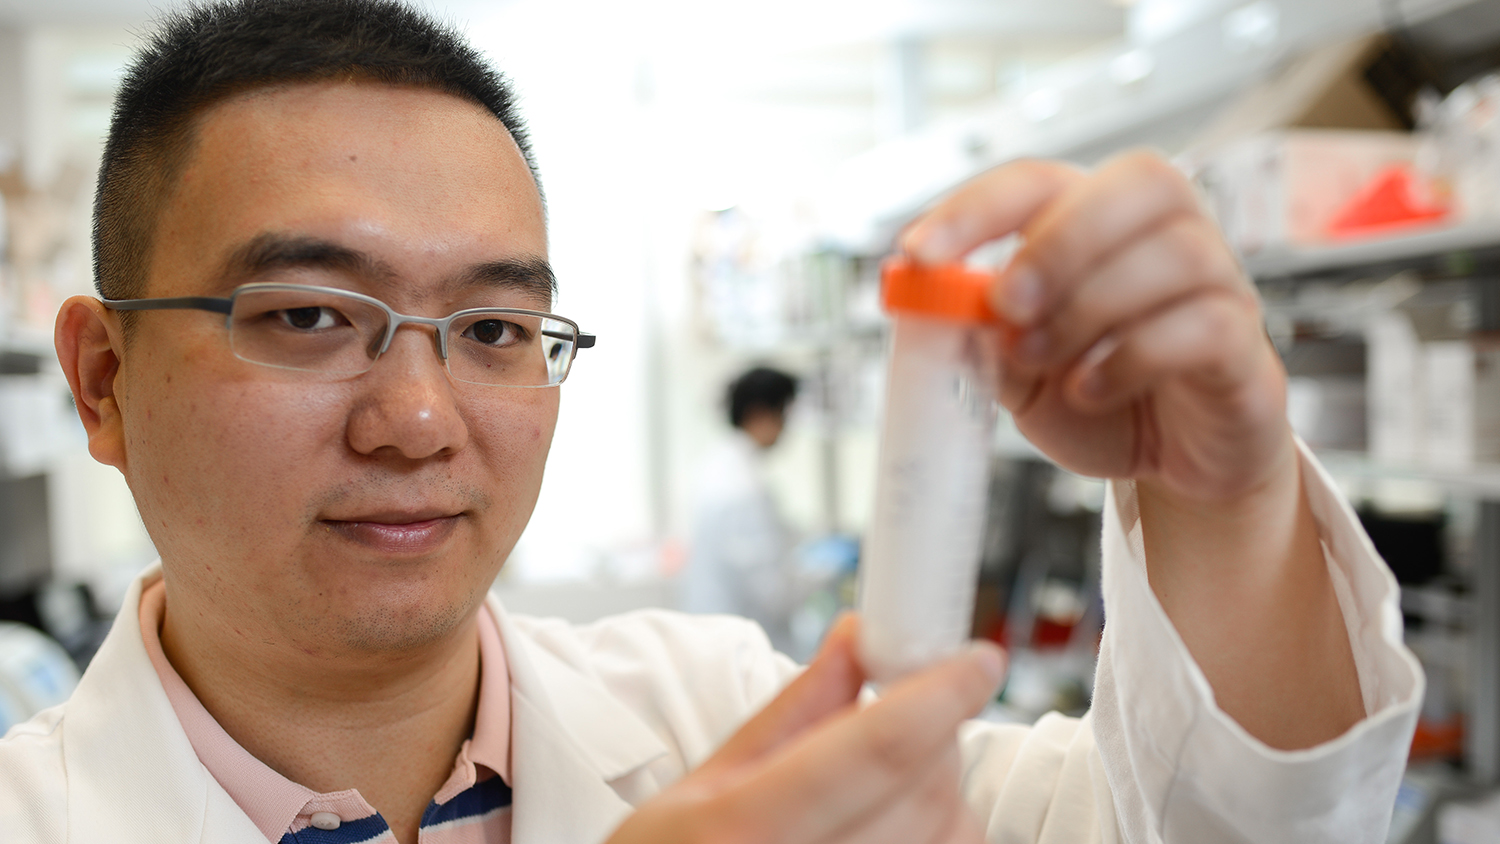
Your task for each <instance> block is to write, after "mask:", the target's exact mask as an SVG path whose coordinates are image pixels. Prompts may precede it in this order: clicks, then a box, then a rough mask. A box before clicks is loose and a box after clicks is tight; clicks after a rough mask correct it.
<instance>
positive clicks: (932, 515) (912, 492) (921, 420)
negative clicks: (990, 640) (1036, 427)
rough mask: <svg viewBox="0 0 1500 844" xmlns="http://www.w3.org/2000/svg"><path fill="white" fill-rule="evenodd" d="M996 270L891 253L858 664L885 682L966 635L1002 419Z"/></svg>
mask: <svg viewBox="0 0 1500 844" xmlns="http://www.w3.org/2000/svg"><path fill="white" fill-rule="evenodd" d="M991 279H992V276H991V275H990V274H989V273H988V272H981V271H976V270H971V269H969V268H967V267H964V266H962V265H945V266H936V267H923V266H918V265H915V264H912V263H910V262H909V261H906V260H904V259H899V258H893V259H890V260H888V261H887V262H886V264H885V265H884V267H882V271H881V299H882V304H883V306H884V307H885V309H886V311H887V312H889V313H890V314H891V315H892V316H893V317H894V320H895V322H894V328H893V338H892V343H891V354H890V363H889V370H888V375H887V386H886V397H885V413H884V422H883V426H882V430H881V434H880V457H879V464H878V467H879V468H878V475H877V478H876V482H875V510H874V516H873V520H872V525H871V529H870V533H869V537H868V540H867V542H866V544H865V552H864V554H863V558H864V559H863V560H862V562H861V565H860V583H859V611H860V615H861V619H862V620H861V633H860V658H861V661H862V662H863V663H864V667H865V671H866V672H867V674H868V675H869V676H870V678H871V679H872V680H873V681H875V682H877V683H886V682H890V681H891V680H894V679H896V678H897V677H900V676H901V675H903V674H905V673H907V672H909V671H912V670H914V669H917V668H920V667H922V666H924V665H927V664H928V663H930V662H932V661H934V660H936V659H939V658H941V657H943V656H945V655H947V654H950V653H953V652H954V651H956V650H957V649H958V648H959V647H960V646H961V645H962V644H963V642H964V641H965V640H966V639H967V638H968V634H969V626H970V624H971V616H972V611H973V607H974V589H975V581H976V579H977V576H978V568H979V556H980V545H981V542H982V539H983V536H982V535H983V531H984V513H985V498H986V494H987V492H988V478H989V454H990V443H991V438H992V435H993V429H994V422H995V413H996V410H995V396H994V389H995V385H996V384H998V381H999V379H998V372H997V371H995V369H994V366H995V363H994V362H995V361H996V360H997V356H996V354H995V353H994V349H993V345H994V344H995V343H996V342H997V325H996V318H995V316H994V314H993V312H992V311H991V310H990V308H989V305H988V304H987V301H986V298H985V291H986V289H987V288H988V286H989V285H990V283H991Z"/></svg>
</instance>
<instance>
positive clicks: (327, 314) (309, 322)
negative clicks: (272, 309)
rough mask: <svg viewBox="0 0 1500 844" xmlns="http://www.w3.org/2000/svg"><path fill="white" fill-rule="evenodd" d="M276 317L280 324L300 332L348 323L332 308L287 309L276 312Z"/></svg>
mask: <svg viewBox="0 0 1500 844" xmlns="http://www.w3.org/2000/svg"><path fill="white" fill-rule="evenodd" d="M276 315H277V316H278V317H280V318H281V321H282V322H284V323H286V324H287V325H288V326H291V327H292V328H296V329H298V330H300V331H316V330H318V329H320V328H333V327H334V326H337V325H343V324H346V323H348V320H346V319H344V316H343V314H340V313H339V312H338V311H336V310H334V309H333V308H319V307H308V308H287V309H285V310H281V311H277V312H276Z"/></svg>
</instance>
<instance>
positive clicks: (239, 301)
mask: <svg viewBox="0 0 1500 844" xmlns="http://www.w3.org/2000/svg"><path fill="white" fill-rule="evenodd" d="M387 322H388V319H387V316H386V312H385V311H384V310H382V309H381V308H379V307H377V306H375V305H373V304H370V303H369V302H364V301H361V300H359V299H355V298H351V297H347V296H341V295H339V294H337V293H331V292H325V291H318V290H297V289H270V290H254V291H242V292H241V293H240V294H239V295H238V296H236V297H235V299H234V308H233V309H232V311H231V312H230V315H229V343H230V347H231V348H232V349H233V350H234V353H235V355H236V356H238V357H239V358H241V359H242V360H246V361H249V362H251V363H259V364H264V365H266V366H274V367H279V368H283V369H297V370H304V371H309V372H322V373H327V374H330V375H358V374H359V373H362V372H366V371H368V370H369V369H370V367H372V366H373V365H374V363H375V357H376V355H377V354H379V351H380V345H381V342H382V341H383V339H384V337H385V331H386V325H387ZM576 345H577V330H576V329H575V328H574V327H573V326H572V325H570V324H569V323H566V322H562V321H561V320H555V319H548V318H545V317H537V316H531V315H527V314H511V313H496V312H481V313H476V314H469V315H467V316H464V317H461V318H459V319H455V320H454V321H453V322H452V324H451V325H450V326H449V329H448V336H447V348H448V362H447V363H448V371H449V372H450V373H451V374H452V375H453V377H454V378H455V379H456V380H459V381H467V382H470V383H475V384H492V385H498V386H512V387H544V386H548V385H551V384H557V383H561V381H562V380H563V378H564V377H566V376H567V374H568V368H569V366H570V365H571V364H572V361H573V352H574V347H575V346H576Z"/></svg>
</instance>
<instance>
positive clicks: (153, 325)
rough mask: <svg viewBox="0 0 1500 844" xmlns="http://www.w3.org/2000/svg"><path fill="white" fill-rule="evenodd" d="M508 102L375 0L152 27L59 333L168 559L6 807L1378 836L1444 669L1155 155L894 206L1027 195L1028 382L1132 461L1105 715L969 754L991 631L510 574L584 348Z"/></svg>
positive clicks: (828, 829) (1234, 276) (199, 836)
mask: <svg viewBox="0 0 1500 844" xmlns="http://www.w3.org/2000/svg"><path fill="white" fill-rule="evenodd" d="M524 144H525V135H524V133H523V132H522V131H520V127H519V124H518V122H517V119H516V118H515V115H514V114H513V112H512V111H511V110H510V106H509V99H508V95H507V94H506V92H505V90H504V88H503V86H501V85H500V84H499V83H498V82H497V81H496V79H495V78H494V77H493V76H492V75H491V74H490V73H489V72H488V71H487V70H485V69H484V67H483V66H482V65H481V64H480V63H479V62H478V61H477V60H476V59H475V58H474V55H473V53H472V52H470V51H469V50H467V48H465V47H463V46H462V45H461V44H459V43H457V42H456V40H455V39H454V38H453V37H452V36H451V35H450V34H448V33H446V32H444V31H443V30H441V29H440V28H437V27H435V26H433V25H432V24H430V23H429V22H427V21H426V20H425V19H423V18H421V17H420V16H418V15H415V14H412V13H410V12H408V11H406V10H404V9H402V8H400V7H398V6H392V5H388V4H387V3H385V2H376V0H318V2H304V0H244V2H241V3H237V4H231V5H226V6H217V7H212V8H209V9H205V10H199V11H194V12H190V13H188V14H186V15H185V16H182V17H178V18H173V19H172V20H170V21H169V22H168V23H167V25H166V26H165V28H164V29H163V30H162V32H161V33H159V34H158V36H157V37H156V39H155V40H154V41H153V43H152V44H151V46H149V47H148V48H147V50H146V51H145V52H144V53H143V54H142V56H141V58H140V60H139V61H138V63H137V64H136V66H135V67H134V68H133V69H132V71H131V73H130V75H129V77H128V78H127V80H126V82H125V85H124V89H123V92H122V95H121V99H120V101H119V104H118V107H117V114H116V118H115V120H114V123H113V125H112V129H111V136H110V140H109V144H108V147H107V149H106V155H105V164H104V167H103V169H102V171H101V184H100V192H99V201H98V206H97V235H96V237H97V244H96V252H97V255H98V266H97V276H98V282H99V285H100V288H101V293H102V294H103V295H104V297H105V298H106V299H107V300H110V302H109V303H104V302H101V301H99V300H96V299H93V298H90V297H79V298H75V299H72V300H69V301H68V302H67V303H66V304H65V305H64V307H63V309H62V312H61V313H60V314H59V316H58V326H57V345H58V351H59V356H60V358H61V361H62V364H63V368H64V370H65V372H66V373H67V375H68V378H69V382H70V384H71V386H72V388H73V391H74V396H75V398H76V400H77V405H78V410H79V414H80V417H81V418H82V420H83V423H84V426H85V428H86V429H87V432H88V435H89V447H90V450H91V452H92V454H93V455H94V456H95V457H96V458H97V459H99V460H101V461H104V462H106V463H109V464H111V465H114V466H116V467H118V468H119V469H120V471H121V472H122V473H123V474H124V475H125V477H126V479H127V480H128V481H129V483H130V486H131V489H132V492H133V494H134V496H135V499H136V502H137V504H138V506H139V509H140V512H141V515H142V518H143V519H144V521H145V524H146V526H147V529H148V530H149V531H150V533H151V536H152V539H153V540H154V541H155V543H156V546H157V548H158V549H159V550H160V552H161V556H162V559H161V565H160V567H159V568H156V567H153V568H152V569H150V570H148V571H147V572H146V573H144V574H143V575H142V577H141V578H140V580H139V581H138V582H137V584H136V586H135V587H134V588H133V590H132V591H131V593H130V594H129V596H128V597H127V600H126V603H125V606H124V607H123V608H122V611H121V614H120V616H119V618H118V620H117V622H116V624H115V627H114V629H113V630H112V632H111V634H110V637H109V639H108V640H107V641H106V642H105V644H104V645H103V647H102V648H101V650H100V651H99V654H98V656H97V657H96V658H95V660H94V662H93V663H92V664H91V665H90V667H89V670H88V672H87V673H86V674H85V676H84V678H83V680H82V681H81V682H80V685H79V687H78V690H77V692H76V693H75V695H74V697H73V698H72V700H71V701H70V702H69V703H68V704H66V705H64V706H63V707H60V708H57V709H54V710H50V711H48V712H46V713H43V714H42V715H40V716H38V717H37V718H36V719H35V720H33V721H32V722H29V723H28V724H25V725H22V726H20V727H17V728H16V729H15V730H13V731H12V732H11V733H10V734H9V736H8V737H7V738H6V739H5V740H4V741H3V742H0V829H3V830H4V831H5V837H6V840H7V841H8V842H11V841H18V842H34V841H41V842H60V841H69V842H87V844H96V842H104V841H108V842H136V841H139V842H147V841H149V842H169V841H170V842H176V841H214V842H261V841H271V842H275V841H282V842H331V841H392V840H394V841H398V842H401V843H402V844H412V842H417V841H426V842H438V841H464V840H467V841H477V840H490V841H495V840H500V841H503V840H517V841H531V842H554V841H598V840H603V839H605V838H608V839H609V840H611V841H614V842H617V843H618V844H623V842H636V841H640V842H647V841H649V842H676V841H683V842H686V841H792V842H804V841H806V842H811V841H820V842H821V841H845V842H853V841H903V842H905V841H965V842H968V841H977V840H979V839H980V838H981V836H984V837H988V838H989V839H990V840H997V841H999V840H1003V841H1038V842H1077V841H1131V842H1143V841H1155V840H1165V841H1194V842H1202V841H1256V842H1264V841H1278V842H1284V841H1318V842H1325V841H1379V840H1380V839H1381V837H1382V836H1383V832H1384V827H1385V825H1386V823H1387V821H1388V817H1389V811H1390V804H1391V801H1392V799H1393V796H1394V793H1395V788H1396V784H1397V780H1398V779H1399V776H1400V773H1401V769H1402V764H1403V761H1404V747H1405V743H1406V741H1407V739H1408V736H1409V734H1410V731H1411V729H1412V725H1413V719H1414V706H1415V703H1416V701H1417V700H1418V698H1419V697H1420V694H1421V685H1422V683H1421V675H1420V672H1419V670H1418V669H1417V667H1416V664H1415V663H1414V661H1413V660H1412V659H1411V656H1410V654H1409V653H1408V652H1406V651H1405V650H1404V649H1403V648H1402V647H1401V646H1400V644H1399V615H1398V614H1397V608H1396V604H1395V590H1394V582H1393V581H1392V580H1391V578H1390V576H1389V574H1388V573H1386V572H1384V571H1383V570H1382V569H1381V568H1380V564H1379V561H1378V559H1377V558H1376V557H1375V556H1374V554H1373V551H1372V550H1371V549H1370V546H1369V544H1368V542H1366V541H1365V540H1364V539H1363V537H1362V535H1361V534H1360V533H1359V532H1358V528H1357V525H1356V522H1355V521H1354V519H1353V517H1352V516H1351V514H1350V513H1349V511H1348V509H1347V507H1345V506H1344V505H1343V504H1342V503H1341V502H1340V501H1339V500H1338V498H1337V496H1336V493H1335V492H1334V491H1333V490H1332V487H1331V486H1330V485H1329V483H1328V481H1327V480H1326V478H1325V477H1324V476H1322V475H1321V474H1319V472H1318V470H1317V469H1316V467H1315V465H1314V464H1313V463H1312V462H1311V458H1309V457H1306V456H1305V455H1303V454H1301V453H1300V452H1299V449H1298V447H1297V445H1296V443H1295V441H1294V439H1293V438H1292V436H1291V434H1290V433H1289V431H1288V429H1287V425H1286V422H1285V419H1284V417H1283V396H1282V391H1283V384H1284V376H1283V373H1282V370H1281V368H1280V365H1279V363H1278V362H1277V359H1276V356H1275V354H1274V352H1273V350H1272V349H1271V347H1270V345H1269V344H1268V343H1267V342H1266V340H1265V337H1264V334H1263V332H1262V331H1261V328H1260V321H1259V314H1258V310H1257V304H1256V300H1255V297H1254V294H1253V291H1252V290H1251V288H1250V287H1249V285H1248V283H1247V282H1246V281H1245V279H1244V278H1243V276H1242V274H1241V273H1240V272H1239V270H1238V269H1237V267H1236V266H1235V262H1234V261H1233V259H1232V257H1231V256H1230V255H1229V253H1228V252H1227V251H1226V250H1225V248H1224V246H1223V244H1222V242H1221V240H1220V239H1219V237H1218V236H1217V234H1216V232H1215V231H1214V229H1213V227H1212V225H1211V224H1210V223H1209V222H1208V221H1207V220H1206V219H1204V217H1203V216H1202V214H1201V212H1200V211H1199V210H1198V207H1197V204H1196V202H1195V199H1194V196H1193V193H1192V191H1191V190H1190V188H1189V186H1188V185H1187V184H1186V183H1185V182H1184V181H1183V180H1182V178H1181V177H1180V176H1178V175H1177V174H1176V173H1175V172H1174V171H1172V169H1171V168H1170V167H1168V166H1167V165H1165V164H1164V163H1162V162H1161V161H1159V160H1158V159H1155V158H1153V157H1150V156H1146V155H1140V154H1136V155H1129V156H1125V157H1123V158H1120V159H1118V160H1116V161H1114V162H1111V163H1109V164H1107V165H1105V166H1104V167H1102V168H1101V169H1099V170H1098V171H1096V172H1093V173H1084V172H1079V171H1075V170H1072V169H1069V168H1065V167H1062V166H1058V165H1052V164H1046V163H1038V162H1023V163H1019V164H1015V165H1011V166H1008V167H1004V168H1001V169H999V170H996V171H993V172H991V173H989V174H987V175H985V176H982V177H980V178H979V179H977V180H976V181H974V182H972V183H971V184H969V185H967V186H965V187H963V188H961V189H960V190H959V191H958V192H956V193H955V194H954V195H953V196H951V197H949V198H948V199H946V200H944V201H943V202H942V203H941V204H939V205H938V206H937V208H936V209H934V210H933V211H932V212H931V213H929V214H927V215H926V216H925V217H924V218H923V219H922V220H921V221H919V222H918V223H917V224H916V225H915V226H914V227H913V228H912V229H911V230H910V231H908V232H907V233H906V235H905V237H904V239H903V242H902V247H903V248H904V249H905V250H906V251H907V252H908V253H909V254H911V255H912V256H913V257H915V258H916V259H918V260H922V261H929V262H944V261H951V260H955V259H957V258H958V257H959V256H961V255H962V254H963V253H964V252H965V251H967V250H968V249H970V248H972V247H973V246H975V245H976V244H978V243H980V242H983V241H986V240H989V239H992V238H993V237H995V236H997V235H1000V234H1003V233H1005V232H1008V231H1013V230H1021V231H1022V232H1024V234H1025V236H1026V241H1027V245H1026V247H1025V249H1023V250H1022V252H1021V253H1020V255H1019V256H1018V258H1017V260H1016V262H1015V263H1014V264H1013V265H1012V267H1011V269H1009V270H1008V271H1007V272H1006V273H1005V274H1003V275H1002V276H1001V277H999V278H998V279H997V280H996V284H995V287H994V298H995V303H996V306H997V308H998V310H999V312H1000V313H1002V314H1004V315H1005V318H1006V320H1007V322H1008V323H1009V324H1010V326H1011V331H1010V333H1011V334H1012V335H1013V339H1014V343H1013V344H1012V345H1011V346H1010V347H1009V350H1008V351H1007V352H1006V353H1005V360H1004V361H1003V363H1004V364H1005V381H1004V383H1003V384H1002V385H1001V387H1002V396H1003V399H1004V401H1005V403H1006V405H1007V406H1008V407H1009V408H1010V409H1011V410H1012V412H1013V413H1014V414H1015V416H1016V419H1017V423H1018V424H1019V425H1020V426H1021V427H1022V429H1023V430H1024V431H1025V432H1026V433H1027V435H1028V436H1030V437H1031V438H1032V440H1033V441H1034V442H1036V443H1037V444H1038V446H1040V447H1041V448H1043V449H1044V450H1045V451H1047V453H1048V454H1050V455H1052V456H1053V457H1054V458H1056V459H1057V460H1059V462H1061V463H1063V464H1064V465H1066V466H1069V467H1071V468H1073V469H1075V470H1078V471H1084V472H1088V473H1090V474H1095V475H1100V476H1107V477H1113V478H1117V479H1120V480H1116V481H1115V482H1114V483H1113V484H1112V498H1111V500H1110V502H1109V505H1108V512H1107V514H1106V528H1105V531H1106V533H1105V537H1104V543H1105V545H1104V551H1105V555H1106V559H1105V563H1104V565H1105V568H1106V574H1105V591H1106V594H1107V600H1108V601H1109V602H1110V616H1109V629H1108V630H1107V632H1106V634H1105V639H1104V644H1103V649H1102V653H1101V658H1100V668H1099V677H1098V682H1097V684H1096V696H1095V705H1094V710H1093V713H1092V714H1091V716H1090V717H1089V718H1088V719H1085V720H1083V721H1074V720H1069V719H1063V718H1058V717H1050V718H1047V719H1043V721H1042V722H1040V723H1039V724H1038V725H1036V726H1035V727H1034V728H1030V729H1027V728H1021V727H1006V728H1001V727H996V726H993V725H969V726H966V727H964V730H963V737H962V743H961V748H960V746H959V745H958V744H956V743H955V741H954V733H955V730H956V729H957V727H958V726H959V725H960V723H961V722H962V721H963V720H964V719H965V718H966V717H968V716H971V715H972V714H973V713H975V712H976V711H978V709H979V708H980V706H981V705H982V704H983V702H984V701H985V700H986V699H987V698H988V697H989V696H990V695H991V694H992V693H993V690H994V688H995V687H996V685H997V684H998V682H999V679H1000V673H1001V661H1000V656H999V654H998V652H996V651H995V650H993V649H991V648H988V647H982V646H975V647H974V648H973V649H972V650H970V651H967V652H965V653H961V654H958V655H955V656H954V657H952V658H950V659H948V660H946V661H943V662H941V663H939V664H937V665H935V666H932V667H931V668H929V669H926V670H924V671H922V672H918V673H916V674H913V675H911V676H908V677H906V678H903V679H902V680H901V681H899V682H896V683H893V684H891V685H890V687H889V688H887V689H886V690H885V693H884V696H883V698H882V699H881V700H879V701H878V702H876V703H873V704H872V705H869V706H867V707H861V706H858V705H857V703H856V696H857V693H858V689H859V687H860V685H861V683H862V680H863V675H862V674H861V672H860V669H859V666H858V663H857V661H856V660H855V658H854V656H853V653H854V651H853V648H852V647H851V643H852V641H853V637H854V636H856V635H857V625H856V624H855V623H854V622H853V620H852V619H851V620H847V621H845V622H844V623H842V624H841V625H839V626H838V627H837V628H836V629H835V631H834V632H833V633H832V634H831V635H830V637H829V641H828V642H827V643H826V644H825V646H824V648H823V650H822V652H821V653H820V654H819V656H818V657H817V658H816V659H814V660H813V662H812V664H811V665H810V666H809V667H808V669H807V670H806V671H804V672H802V673H801V674H800V675H797V674H796V669H795V667H794V666H792V665H791V664H790V663H789V661H787V660H785V659H784V658H780V657H778V656H777V655H775V654H774V653H773V652H772V651H771V650H770V649H769V647H768V646H767V644H766V642H765V640H764V638H763V637H761V636H758V635H757V634H756V633H754V630H753V628H752V627H750V626H749V625H747V624H745V623H742V622H736V621H734V620H732V619H727V620H726V619H723V618H717V619H694V618H690V617H683V616H677V615H673V614H667V613H646V614H639V615H634V616H628V617H625V618H622V619H616V620H612V621H607V622H602V623H600V624H598V625H593V626H589V627H583V628H570V627H568V626H566V625H563V624H561V623H554V622H548V621H538V620H528V619H520V618H513V617H510V616H508V615H507V614H506V613H505V612H504V610H503V608H501V607H500V606H499V605H498V604H497V603H495V602H493V601H487V600H486V598H485V593H486V589H487V587H488V584H489V583H490V581H491V580H492V578H493V577H494V575H495V573H496V571H497V570H498V568H499V566H500V564H501V561H503V560H504V559H505V556H506V553H507V552H508V551H509V549H510V547H511V545H512V543H513V542H514V541H515V539H516V537H517V536H518V535H519V533H520V531H521V528H522V526H523V525H524V524H525V522H526V519H527V517H528V515H529V513H530V510H531V508H532V505H533V503H534V501H535V498H536V494H537V488H538V485H539V483H540V480H541V472H542V465H543V460H544V457H545V455H546V451H547V447H548V444H549V439H550V436H551V433H552V430H553V424H554V421H555V419H556V415H557V412H558V391H557V390H556V389H555V385H556V383H557V382H558V381H559V380H560V379H561V377H562V376H563V375H565V374H566V364H567V362H568V361H570V360H571V358H572V355H573V352H574V350H575V348H576V347H577V346H581V345H583V344H584V343H586V342H587V339H586V338H584V337H583V336H581V335H579V334H578V333H577V332H576V327H573V326H572V325H571V324H570V323H567V322H566V321H564V320H561V319H550V318H547V317H543V316H539V315H538V312H543V311H545V310H546V308H547V307H549V306H550V302H551V296H550V289H551V279H550V274H549V273H548V271H547V265H546V258H547V250H546V231H545V226H544V217H543V213H542V203H541V198H540V192H539V190H538V187H537V184H536V182H535V179H534V174H533V172H532V170H531V168H530V167H529V163H528V156H527V154H526V151H525V146H524ZM226 299H227V300H229V301H225V300H226ZM497 309H498V310H497ZM226 310H227V311H228V313H227V314H226V313H224V312H225V311H226ZM393 312H394V313H395V314H404V315H409V316H407V317H400V316H394V315H393ZM450 316H451V317H452V319H448V317H450ZM549 319H550V321H548V320H549ZM570 346H571V347H570ZM1325 548H1326V555H1325ZM1148 574H1149V579H1148ZM794 676H795V679H792V678H793V677H794ZM788 680H791V682H790V684H789V685H786V687H785V688H784V689H782V690H781V691H779V692H778V689H780V688H781V687H782V686H783V684H786V683H787V681H788ZM767 701H770V702H769V703H767Z"/></svg>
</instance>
